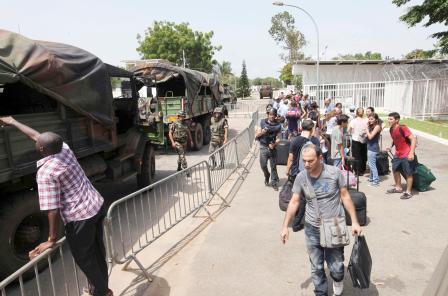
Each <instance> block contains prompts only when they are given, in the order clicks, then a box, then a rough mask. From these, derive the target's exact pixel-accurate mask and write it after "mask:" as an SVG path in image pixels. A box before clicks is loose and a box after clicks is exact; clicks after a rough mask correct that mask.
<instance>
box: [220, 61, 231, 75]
mask: <svg viewBox="0 0 448 296" xmlns="http://www.w3.org/2000/svg"><path fill="white" fill-rule="evenodd" d="M219 70H221V75H232V65H231V64H230V62H229V61H222V63H221V64H219Z"/></svg>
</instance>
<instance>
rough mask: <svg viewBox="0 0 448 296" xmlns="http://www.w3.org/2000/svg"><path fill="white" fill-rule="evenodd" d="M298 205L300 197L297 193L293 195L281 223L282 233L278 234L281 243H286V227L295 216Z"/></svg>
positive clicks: (287, 232)
mask: <svg viewBox="0 0 448 296" xmlns="http://www.w3.org/2000/svg"><path fill="white" fill-rule="evenodd" d="M299 205H300V195H299V194H298V193H294V194H293V195H292V198H291V200H290V201H289V204H288V209H286V214H285V220H284V221H283V226H282V232H281V234H280V239H281V240H282V242H283V243H286V242H287V241H288V239H289V230H288V226H289V223H291V221H292V219H293V218H294V216H295V215H296V213H297V210H298V209H299Z"/></svg>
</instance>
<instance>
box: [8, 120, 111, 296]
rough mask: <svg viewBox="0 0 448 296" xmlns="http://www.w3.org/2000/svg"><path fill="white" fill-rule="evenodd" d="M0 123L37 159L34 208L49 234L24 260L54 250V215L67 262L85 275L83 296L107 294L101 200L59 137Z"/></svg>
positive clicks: (12, 123) (16, 124) (18, 124)
mask: <svg viewBox="0 0 448 296" xmlns="http://www.w3.org/2000/svg"><path fill="white" fill-rule="evenodd" d="M0 123H1V124H3V125H10V126H14V127H15V128H17V129H18V130H20V131H21V132H22V133H24V134H25V135H27V136H28V137H29V138H30V139H32V140H33V141H35V142H36V150H37V152H38V153H39V154H40V155H41V156H42V157H43V158H42V159H40V160H39V161H37V167H38V170H37V174H36V183H37V192H38V195H39V205H40V209H41V211H46V212H47V215H48V229H49V236H48V240H47V241H46V242H43V243H41V244H39V245H38V246H37V247H36V248H35V249H33V250H32V251H31V252H29V257H30V259H33V258H34V257H36V256H38V255H39V254H41V253H42V252H44V251H45V250H47V249H50V248H52V247H54V246H55V244H56V240H57V229H58V216H59V215H60V217H61V218H62V221H63V222H64V227H65V235H66V238H67V243H68V245H69V246H70V250H71V252H72V255H73V259H74V260H75V262H76V264H77V265H78V266H79V268H80V269H81V270H82V272H83V273H84V274H85V276H86V277H87V280H88V284H89V288H88V289H89V293H90V294H91V295H94V296H105V295H107V296H112V295H113V292H112V290H110V289H109V287H108V280H109V279H108V273H107V262H106V249H105V246H104V241H103V220H104V217H105V215H106V209H105V205H104V199H103V197H102V196H101V195H100V194H99V193H98V191H97V190H96V189H95V188H94V187H93V186H92V184H91V183H90V181H89V179H87V176H86V175H85V173H84V171H83V169H82V168H81V166H80V164H79V163H78V160H77V159H76V156H75V154H74V153H73V151H72V150H71V149H70V147H69V146H68V145H67V144H66V143H64V142H63V140H62V137H61V136H59V135H58V134H55V133H53V132H44V133H39V132H38V131H36V130H34V129H32V128H31V127H29V126H27V125H25V124H23V123H20V122H19V121H17V120H15V119H14V118H12V117H0Z"/></svg>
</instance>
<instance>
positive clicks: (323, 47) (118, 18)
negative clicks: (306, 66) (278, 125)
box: [0, 0, 446, 78]
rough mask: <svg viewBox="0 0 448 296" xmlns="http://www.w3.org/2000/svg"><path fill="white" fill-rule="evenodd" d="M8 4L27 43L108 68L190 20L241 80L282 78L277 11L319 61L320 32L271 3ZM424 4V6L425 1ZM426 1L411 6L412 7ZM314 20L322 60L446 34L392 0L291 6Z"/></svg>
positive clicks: (389, 50)
mask: <svg viewBox="0 0 448 296" xmlns="http://www.w3.org/2000/svg"><path fill="white" fill-rule="evenodd" d="M1 1H5V2H6V1H7V3H8V4H7V5H1V6H2V17H1V18H0V28H1V29H5V30H9V31H13V32H17V33H21V34H22V35H25V36H26V37H28V38H31V39H38V40H47V41H54V42H61V43H67V44H71V45H74V46H78V47H80V48H83V49H85V50H87V51H89V52H91V53H93V54H95V55H96V56H98V57H100V58H101V59H102V60H103V61H104V62H106V63H110V64H113V65H122V63H121V61H123V60H129V59H139V55H138V53H137V51H136V48H137V47H138V42H137V38H136V36H137V34H141V35H144V32H145V29H146V28H147V27H149V26H151V24H152V23H153V22H154V21H162V20H166V21H171V22H176V23H181V22H188V23H189V24H190V27H191V28H192V29H193V30H195V31H202V32H209V31H213V32H214V37H213V39H212V42H213V44H215V45H221V46H222V49H221V50H220V51H219V52H217V53H216V54H215V59H216V60H217V61H218V62H222V61H223V60H225V61H230V62H231V65H232V70H233V72H234V73H235V74H237V75H239V74H240V72H241V65H242V61H243V60H245V61H246V66H247V71H248V75H249V77H250V78H255V77H267V76H271V77H278V76H279V71H280V69H281V67H282V65H283V62H282V61H281V60H280V58H279V55H280V53H282V49H281V47H280V45H277V44H276V43H275V42H274V41H273V39H272V37H271V36H270V35H269V33H268V30H269V28H270V25H271V18H272V16H274V15H275V14H276V13H279V12H282V11H285V10H287V11H289V12H290V13H291V14H292V15H293V16H294V17H295V18H296V26H297V28H298V29H299V30H300V31H301V32H302V33H304V34H305V38H306V40H307V45H306V47H305V48H304V52H305V55H306V56H311V57H312V58H313V59H315V58H316V57H317V47H316V43H317V42H316V40H317V38H316V33H315V30H314V26H313V24H312V22H311V20H310V19H309V17H308V16H307V15H305V14H304V13H303V12H301V11H299V10H297V9H295V8H287V7H277V6H273V5H272V0H271V1H269V0H247V1H244V0H239V1H238V0H226V1H214V0H190V1H184V0H174V1H169V0H165V1H152V0H146V1H144V0H128V1H116V0H109V1H106V0H90V1H86V0H77V1H61V0H59V1H50V0H40V1H25V0H14V1H11V0H1ZM422 1H423V0H422ZM422 1H417V0H415V1H414V0H413V1H411V3H420V2H422ZM285 3H288V4H293V5H298V6H300V7H302V8H303V9H305V10H307V11H308V12H309V13H310V14H311V15H312V16H313V18H314V19H315V21H316V23H317V25H318V27H319V31H320V53H321V59H323V60H326V59H328V60H329V59H331V58H332V57H335V56H337V55H338V54H347V53H358V52H366V51H375V52H380V53H381V54H382V55H383V57H386V56H389V57H394V58H401V57H402V56H403V55H404V54H406V53H407V52H409V51H411V50H413V49H416V48H422V49H432V48H433V44H435V43H436V41H435V40H434V39H431V38H429V35H430V34H432V33H434V32H437V31H440V30H441V29H445V30H446V27H442V26H441V25H434V26H431V27H429V28H423V27H422V26H420V25H418V26H417V27H413V28H408V26H407V25H406V24H405V23H403V22H401V21H400V20H399V17H400V15H402V14H403V13H404V12H405V8H402V7H401V8H397V7H396V6H395V5H394V4H392V0H288V1H285Z"/></svg>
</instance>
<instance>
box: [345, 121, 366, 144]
mask: <svg viewBox="0 0 448 296" xmlns="http://www.w3.org/2000/svg"><path fill="white" fill-rule="evenodd" d="M349 127H350V128H351V130H352V132H351V134H352V140H353V141H356V142H361V143H366V142H367V136H366V135H367V118H360V117H356V118H355V119H353V120H352V121H350V123H349Z"/></svg>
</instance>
